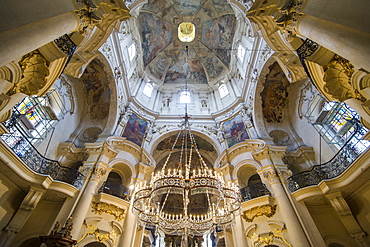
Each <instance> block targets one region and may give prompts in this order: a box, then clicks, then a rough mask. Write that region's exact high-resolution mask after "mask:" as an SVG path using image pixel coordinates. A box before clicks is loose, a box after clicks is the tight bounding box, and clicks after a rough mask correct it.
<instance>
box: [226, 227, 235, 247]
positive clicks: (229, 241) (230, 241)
mask: <svg viewBox="0 0 370 247" xmlns="http://www.w3.org/2000/svg"><path fill="white" fill-rule="evenodd" d="M224 238H225V245H226V247H234V246H235V243H234V238H233V230H232V229H230V228H228V229H225V230H224ZM236 243H238V244H239V242H236Z"/></svg>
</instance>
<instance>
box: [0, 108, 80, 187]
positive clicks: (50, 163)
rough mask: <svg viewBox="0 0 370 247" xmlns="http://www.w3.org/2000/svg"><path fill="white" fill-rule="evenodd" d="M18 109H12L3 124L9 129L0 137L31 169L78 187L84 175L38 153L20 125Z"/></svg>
mask: <svg viewBox="0 0 370 247" xmlns="http://www.w3.org/2000/svg"><path fill="white" fill-rule="evenodd" d="M20 116H22V114H19V112H18V111H16V110H15V111H14V112H13V115H12V117H11V118H10V119H9V120H8V121H7V122H5V123H3V126H4V127H5V128H6V129H7V130H8V131H9V132H8V133H5V134H2V135H0V139H1V140H2V141H3V143H5V144H6V145H7V146H8V147H9V148H10V149H12V150H13V152H14V153H15V154H16V155H17V156H18V157H19V158H20V159H21V160H22V161H23V163H24V164H25V165H26V166H27V167H29V168H30V169H31V170H32V171H34V172H36V173H40V174H43V175H49V176H50V177H52V178H53V179H55V180H57V181H62V182H66V183H68V184H71V185H73V186H75V187H76V188H77V189H80V188H81V187H82V184H83V179H84V176H83V175H82V173H80V172H78V171H77V170H74V169H72V168H69V167H65V166H61V165H60V164H59V162H58V161H56V160H51V159H48V158H46V157H44V156H43V155H42V154H40V153H39V152H38V151H37V149H36V148H35V146H34V145H33V144H32V142H31V140H33V139H32V138H31V140H29V138H27V135H26V134H25V132H24V131H23V130H22V129H21V126H20V123H19V122H20Z"/></svg>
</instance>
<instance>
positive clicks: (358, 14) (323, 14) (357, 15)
mask: <svg viewBox="0 0 370 247" xmlns="http://www.w3.org/2000/svg"><path fill="white" fill-rule="evenodd" d="M368 9H369V1H367V0H360V1H347V0H336V1H335V2H333V1H332V0H305V1H304V3H303V6H302V8H301V10H300V12H302V13H304V14H307V15H311V16H315V17H317V18H320V19H323V20H327V21H330V22H333V23H337V24H340V25H344V26H347V27H350V28H353V29H357V30H359V31H363V32H368V33H370V26H369V23H370V16H369V14H368ZM349 10H350V11H349Z"/></svg>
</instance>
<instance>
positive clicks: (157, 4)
mask: <svg viewBox="0 0 370 247" xmlns="http://www.w3.org/2000/svg"><path fill="white" fill-rule="evenodd" d="M138 22H139V26H140V31H139V33H140V35H141V41H142V51H143V63H144V66H145V70H146V73H147V75H148V76H149V77H150V78H151V79H153V80H154V81H155V82H156V83H158V84H184V83H185V82H187V83H189V84H209V85H210V86H212V85H213V84H214V83H215V82H217V80H220V79H221V77H223V76H225V75H226V73H227V70H228V68H229V66H230V58H231V48H232V43H233V38H234V34H235V26H236V18H235V15H234V12H233V10H232V8H231V7H230V5H229V4H228V3H227V1H226V0H201V1H194V0H189V1H180V0H174V1H171V2H169V1H167V0H151V1H149V2H148V3H147V4H145V5H144V6H143V7H142V9H141V12H140V14H139V16H138ZM183 22H190V23H192V24H193V25H194V27H195V38H194V40H193V41H191V42H182V41H180V40H179V38H178V30H179V29H178V26H179V24H181V23H183ZM186 46H188V55H187V52H186ZM186 61H188V63H186Z"/></svg>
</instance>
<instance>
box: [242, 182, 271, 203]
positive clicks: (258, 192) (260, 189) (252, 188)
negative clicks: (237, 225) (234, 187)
mask: <svg viewBox="0 0 370 247" xmlns="http://www.w3.org/2000/svg"><path fill="white" fill-rule="evenodd" d="M240 194H241V196H242V200H243V201H244V202H246V201H249V200H252V199H254V198H257V197H261V196H265V195H269V196H271V193H270V191H269V190H268V189H267V188H266V185H265V184H264V183H256V184H252V185H249V186H247V187H244V188H242V189H240Z"/></svg>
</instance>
